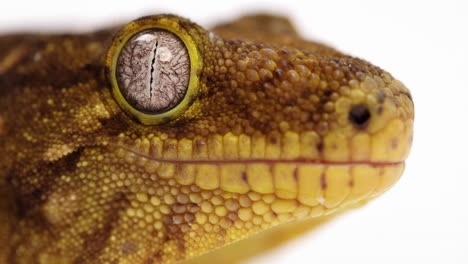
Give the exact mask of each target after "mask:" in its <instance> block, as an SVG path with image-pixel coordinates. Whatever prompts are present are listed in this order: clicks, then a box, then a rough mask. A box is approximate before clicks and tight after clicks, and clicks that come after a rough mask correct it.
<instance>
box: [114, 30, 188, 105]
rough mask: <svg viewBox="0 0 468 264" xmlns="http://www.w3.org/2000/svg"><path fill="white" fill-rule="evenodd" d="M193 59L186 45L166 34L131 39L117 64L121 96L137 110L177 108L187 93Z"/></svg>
mask: <svg viewBox="0 0 468 264" xmlns="http://www.w3.org/2000/svg"><path fill="white" fill-rule="evenodd" d="M189 78H190V58H189V55H188V52H187V49H186V48H185V45H184V43H183V42H182V41H181V40H180V38H179V37H177V36H176V35H175V34H173V33H171V32H168V31H165V30H147V31H144V32H141V33H139V34H137V35H135V36H134V37H132V38H131V39H130V40H129V41H128V42H127V43H126V44H125V45H124V47H123V49H122V51H121V53H120V56H119V59H118V61H117V81H118V84H119V88H120V91H121V92H122V95H123V96H124V98H125V99H126V100H127V102H128V103H129V104H131V105H132V106H133V107H134V108H135V109H138V110H140V111H142V112H146V113H150V114H151V113H161V112H165V111H167V110H169V109H171V108H173V107H174V106H176V105H177V104H178V103H179V102H180V101H181V100H182V98H183V97H184V95H185V93H186V92H187V88H188V83H189Z"/></svg>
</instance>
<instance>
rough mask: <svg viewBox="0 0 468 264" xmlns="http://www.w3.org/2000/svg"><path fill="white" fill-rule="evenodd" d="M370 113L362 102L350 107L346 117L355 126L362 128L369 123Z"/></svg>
mask: <svg viewBox="0 0 468 264" xmlns="http://www.w3.org/2000/svg"><path fill="white" fill-rule="evenodd" d="M370 117H371V113H370V112H369V109H368V108H367V106H366V105H364V104H358V105H354V106H352V107H351V110H350V111H349V115H348V119H349V121H351V123H352V124H353V125H354V126H355V127H357V128H364V127H366V126H367V124H368V123H369V119H370Z"/></svg>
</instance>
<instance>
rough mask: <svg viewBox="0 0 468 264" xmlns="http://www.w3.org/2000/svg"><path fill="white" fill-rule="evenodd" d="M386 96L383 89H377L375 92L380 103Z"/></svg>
mask: <svg viewBox="0 0 468 264" xmlns="http://www.w3.org/2000/svg"><path fill="white" fill-rule="evenodd" d="M386 97H387V96H386V95H385V93H384V91H378V92H377V100H378V102H379V103H381V104H382V103H383V102H384V101H385V98H386Z"/></svg>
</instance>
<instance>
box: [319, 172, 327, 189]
mask: <svg viewBox="0 0 468 264" xmlns="http://www.w3.org/2000/svg"><path fill="white" fill-rule="evenodd" d="M326 176H327V175H326V174H325V172H324V173H322V175H320V188H321V189H322V190H325V189H327V178H326Z"/></svg>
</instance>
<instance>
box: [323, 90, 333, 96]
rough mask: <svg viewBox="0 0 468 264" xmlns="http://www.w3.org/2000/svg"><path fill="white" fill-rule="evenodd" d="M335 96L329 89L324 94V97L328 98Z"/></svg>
mask: <svg viewBox="0 0 468 264" xmlns="http://www.w3.org/2000/svg"><path fill="white" fill-rule="evenodd" d="M332 94H333V90H331V89H327V90H325V91H324V92H323V95H324V96H326V97H330V96H331V95H332Z"/></svg>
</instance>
